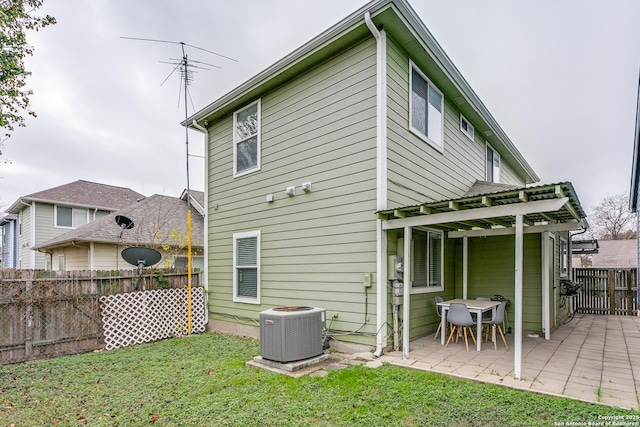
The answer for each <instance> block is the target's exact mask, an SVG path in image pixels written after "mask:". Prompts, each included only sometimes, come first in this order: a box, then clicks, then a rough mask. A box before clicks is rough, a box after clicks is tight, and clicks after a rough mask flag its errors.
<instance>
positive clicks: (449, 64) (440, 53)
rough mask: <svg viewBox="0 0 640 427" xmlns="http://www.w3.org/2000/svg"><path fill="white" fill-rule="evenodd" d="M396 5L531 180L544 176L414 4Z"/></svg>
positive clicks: (407, 22) (401, 14)
mask: <svg viewBox="0 0 640 427" xmlns="http://www.w3.org/2000/svg"><path fill="white" fill-rule="evenodd" d="M394 6H395V9H396V10H397V11H398V12H399V13H398V15H399V16H400V17H401V18H402V19H403V20H404V21H405V23H406V26H407V28H408V29H409V30H410V31H411V32H412V33H413V35H414V37H415V38H416V40H419V41H420V43H421V44H422V46H423V48H424V49H425V50H426V51H427V52H430V53H432V54H433V56H432V57H433V59H434V61H436V62H437V63H438V65H439V66H440V68H441V69H442V70H443V71H444V72H445V74H447V75H448V77H449V80H450V81H451V82H452V83H453V84H454V86H456V88H457V89H458V91H459V92H460V93H461V94H462V96H463V97H464V99H465V101H466V102H467V103H468V104H469V105H471V106H472V107H473V108H474V109H475V110H476V111H477V112H478V114H480V116H481V117H482V118H483V120H484V121H485V122H486V123H487V125H488V126H489V127H490V128H491V131H492V132H493V133H494V134H495V135H496V137H497V138H498V139H499V140H500V141H501V142H502V143H503V145H504V147H505V149H506V150H507V151H508V152H509V154H511V155H512V156H513V158H514V159H516V160H517V161H518V163H520V166H521V167H522V169H523V170H524V172H525V173H527V174H528V175H529V178H530V179H531V182H538V181H540V177H539V176H538V175H537V174H536V173H535V171H534V170H533V168H532V167H531V165H529V163H528V162H527V161H526V160H525V158H524V157H523V156H522V154H521V153H520V151H518V149H517V148H516V146H515V145H514V144H513V142H512V141H511V140H510V139H509V137H508V136H507V134H506V133H505V132H504V130H503V129H502V128H501V127H500V125H499V124H498V122H497V121H496V120H495V119H494V118H493V116H492V115H491V113H490V112H489V110H488V109H487V107H485V105H484V103H483V102H482V101H481V100H480V98H479V97H478V95H476V93H475V92H474V90H473V89H472V88H471V86H470V85H469V83H467V81H466V80H465V78H464V77H463V76H462V74H461V73H460V71H458V69H457V68H456V66H455V65H454V63H453V61H451V59H449V57H448V56H447V54H446V53H445V51H444V50H443V49H442V48H441V47H440V45H439V44H438V42H437V41H436V39H435V38H434V37H433V35H432V34H431V33H430V32H429V30H428V29H427V27H426V26H425V25H424V23H423V22H422V20H421V19H420V17H419V16H418V15H417V14H416V12H415V11H414V10H413V8H412V7H411V6H410V5H409V4H408V3H407V2H405V1H397V2H394ZM485 139H486V138H485Z"/></svg>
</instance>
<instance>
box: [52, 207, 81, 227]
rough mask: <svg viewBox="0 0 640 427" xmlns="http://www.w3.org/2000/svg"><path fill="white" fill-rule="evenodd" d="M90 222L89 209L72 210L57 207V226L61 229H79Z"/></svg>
mask: <svg viewBox="0 0 640 427" xmlns="http://www.w3.org/2000/svg"><path fill="white" fill-rule="evenodd" d="M88 222H89V211H88V210H87V209H79V208H70V207H67V206H56V209H55V224H56V227H60V228H77V227H80V226H81V225H85V224H87V223H88Z"/></svg>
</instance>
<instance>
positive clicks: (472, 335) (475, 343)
mask: <svg viewBox="0 0 640 427" xmlns="http://www.w3.org/2000/svg"><path fill="white" fill-rule="evenodd" d="M467 329H468V330H469V335H471V339H473V345H478V343H477V342H476V334H474V333H473V329H471V328H469V327H467Z"/></svg>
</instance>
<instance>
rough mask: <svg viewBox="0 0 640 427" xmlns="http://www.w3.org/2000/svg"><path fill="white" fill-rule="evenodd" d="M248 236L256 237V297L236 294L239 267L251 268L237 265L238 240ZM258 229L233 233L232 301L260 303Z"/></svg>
mask: <svg viewBox="0 0 640 427" xmlns="http://www.w3.org/2000/svg"><path fill="white" fill-rule="evenodd" d="M248 237H256V238H257V242H256V251H257V253H256V266H255V268H256V275H257V278H256V297H255V298H248V297H241V296H238V279H239V275H238V269H240V268H253V266H243V265H237V251H238V245H237V242H238V240H241V239H245V238H248ZM260 247H261V246H260V230H255V231H247V232H243V233H234V234H233V302H241V303H246V304H260V269H261V268H260V252H261V250H260Z"/></svg>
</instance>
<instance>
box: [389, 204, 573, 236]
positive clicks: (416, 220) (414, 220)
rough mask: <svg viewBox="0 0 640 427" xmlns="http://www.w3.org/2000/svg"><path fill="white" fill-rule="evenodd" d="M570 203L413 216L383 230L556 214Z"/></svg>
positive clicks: (512, 206) (398, 220)
mask: <svg viewBox="0 0 640 427" xmlns="http://www.w3.org/2000/svg"><path fill="white" fill-rule="evenodd" d="M568 201H569V198H568V197H562V198H559V199H549V200H538V201H535V202H527V203H518V204H509V205H500V206H491V207H486V208H477V209H466V210H461V211H454V212H443V213H437V214H432V215H420V216H413V217H410V218H398V219H390V220H387V221H383V222H382V228H383V229H384V230H392V229H397V228H404V227H420V226H426V225H434V224H446V223H449V222H459V221H473V220H478V219H485V218H497V217H503V216H516V215H528V214H533V213H539V212H555V211H557V210H559V209H561V208H562V207H563V206H564V205H565V203H567V202H568Z"/></svg>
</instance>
